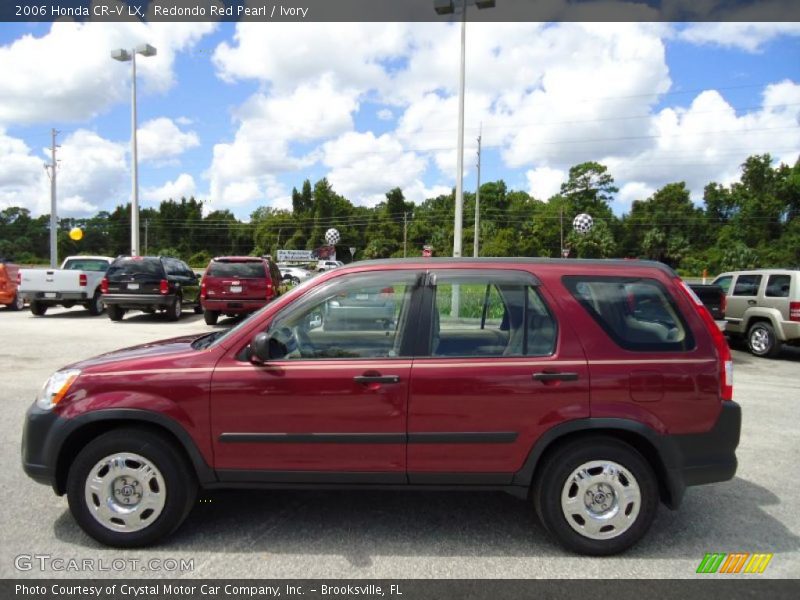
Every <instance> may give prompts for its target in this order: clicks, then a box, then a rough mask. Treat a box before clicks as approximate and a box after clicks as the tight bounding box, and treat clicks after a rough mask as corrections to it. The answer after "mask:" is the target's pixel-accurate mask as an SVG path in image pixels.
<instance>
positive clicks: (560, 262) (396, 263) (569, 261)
mask: <svg viewBox="0 0 800 600" xmlns="http://www.w3.org/2000/svg"><path fill="white" fill-rule="evenodd" d="M499 264H502V265H542V266H552V267H558V266H562V267H568V266H572V267H574V266H586V267H591V266H595V267H619V268H622V269H631V268H642V267H646V268H651V269H658V270H659V271H662V272H663V273H666V274H667V275H669V276H670V277H677V276H678V274H677V273H676V272H675V271H674V270H673V269H671V268H670V267H669V266H667V265H665V264H664V263H660V262H657V261H653V260H639V259H627V258H624V259H623V258H587V259H581V258H542V257H534V258H531V257H519V258H514V257H497V258H491V257H481V258H470V257H460V258H456V257H429V258H425V257H421V256H419V257H416V258H387V259H378V260H363V261H358V262H354V263H350V264H349V265H346V266H348V267H355V266H359V267H364V266H386V267H396V268H402V267H411V266H414V267H422V268H424V267H427V266H432V267H437V266H438V267H444V266H454V265H458V266H462V265H463V266H467V265H476V266H478V267H480V266H486V265H499Z"/></svg>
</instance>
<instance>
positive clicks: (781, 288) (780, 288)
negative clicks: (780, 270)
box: [764, 275, 792, 298]
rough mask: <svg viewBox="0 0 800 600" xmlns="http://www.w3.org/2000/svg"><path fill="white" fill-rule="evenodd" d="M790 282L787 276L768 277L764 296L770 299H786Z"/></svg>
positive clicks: (790, 279)
mask: <svg viewBox="0 0 800 600" xmlns="http://www.w3.org/2000/svg"><path fill="white" fill-rule="evenodd" d="M791 281H792V278H791V277H790V276H789V275H770V276H769V279H768V280H767V291H766V292H765V294H764V295H765V296H768V297H770V298H788V297H789V285H790V284H791Z"/></svg>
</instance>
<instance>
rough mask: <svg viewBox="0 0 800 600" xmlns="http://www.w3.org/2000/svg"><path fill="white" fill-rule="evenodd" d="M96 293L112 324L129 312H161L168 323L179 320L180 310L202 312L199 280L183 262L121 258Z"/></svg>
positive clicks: (154, 257)
mask: <svg viewBox="0 0 800 600" xmlns="http://www.w3.org/2000/svg"><path fill="white" fill-rule="evenodd" d="M100 289H101V291H102V293H103V302H104V303H105V305H106V312H108V317H109V318H110V319H111V320H112V321H121V320H122V317H123V316H124V315H125V313H126V312H127V311H129V310H141V311H144V312H148V313H154V312H156V311H157V310H162V311H164V312H166V313H167V318H169V320H170V321H177V320H178V319H180V317H181V313H182V312H183V309H184V308H189V307H191V308H193V309H194V312H195V313H196V314H200V313H202V312H203V309H202V307H201V306H200V279H199V278H198V277H197V275H196V274H195V273H194V271H192V269H191V268H189V265H187V264H186V263H185V262H183V261H182V260H178V259H177V258H172V257H169V256H121V257H119V258H117V260H115V261H114V262H113V263H111V266H110V267H109V268H108V272H107V273H106V277H105V279H103V282H102V284H101V288H100Z"/></svg>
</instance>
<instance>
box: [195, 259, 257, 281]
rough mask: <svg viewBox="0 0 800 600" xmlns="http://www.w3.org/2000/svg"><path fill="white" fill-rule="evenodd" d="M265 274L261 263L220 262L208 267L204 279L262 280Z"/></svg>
mask: <svg viewBox="0 0 800 600" xmlns="http://www.w3.org/2000/svg"><path fill="white" fill-rule="evenodd" d="M266 276H267V272H266V270H265V269H264V263H263V262H260V261H259V262H255V261H253V262H222V261H216V262H212V263H211V265H209V267H208V270H207V271H206V277H238V278H240V279H264V278H265V277H266Z"/></svg>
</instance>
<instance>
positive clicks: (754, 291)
mask: <svg viewBox="0 0 800 600" xmlns="http://www.w3.org/2000/svg"><path fill="white" fill-rule="evenodd" d="M762 279H763V277H762V276H761V275H760V274H757V273H739V274H738V275H737V277H736V281H735V282H734V284H733V291H732V292H731V293H730V294H729V295H728V306H727V308H726V310H725V320H726V321H728V324H729V325H728V331H735V332H738V333H747V332H746V331H745V329H744V328H745V327H746V326H747V323H746V312H747V309H748V308H750V307H753V306H758V289H759V288H760V287H761V280H762Z"/></svg>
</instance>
